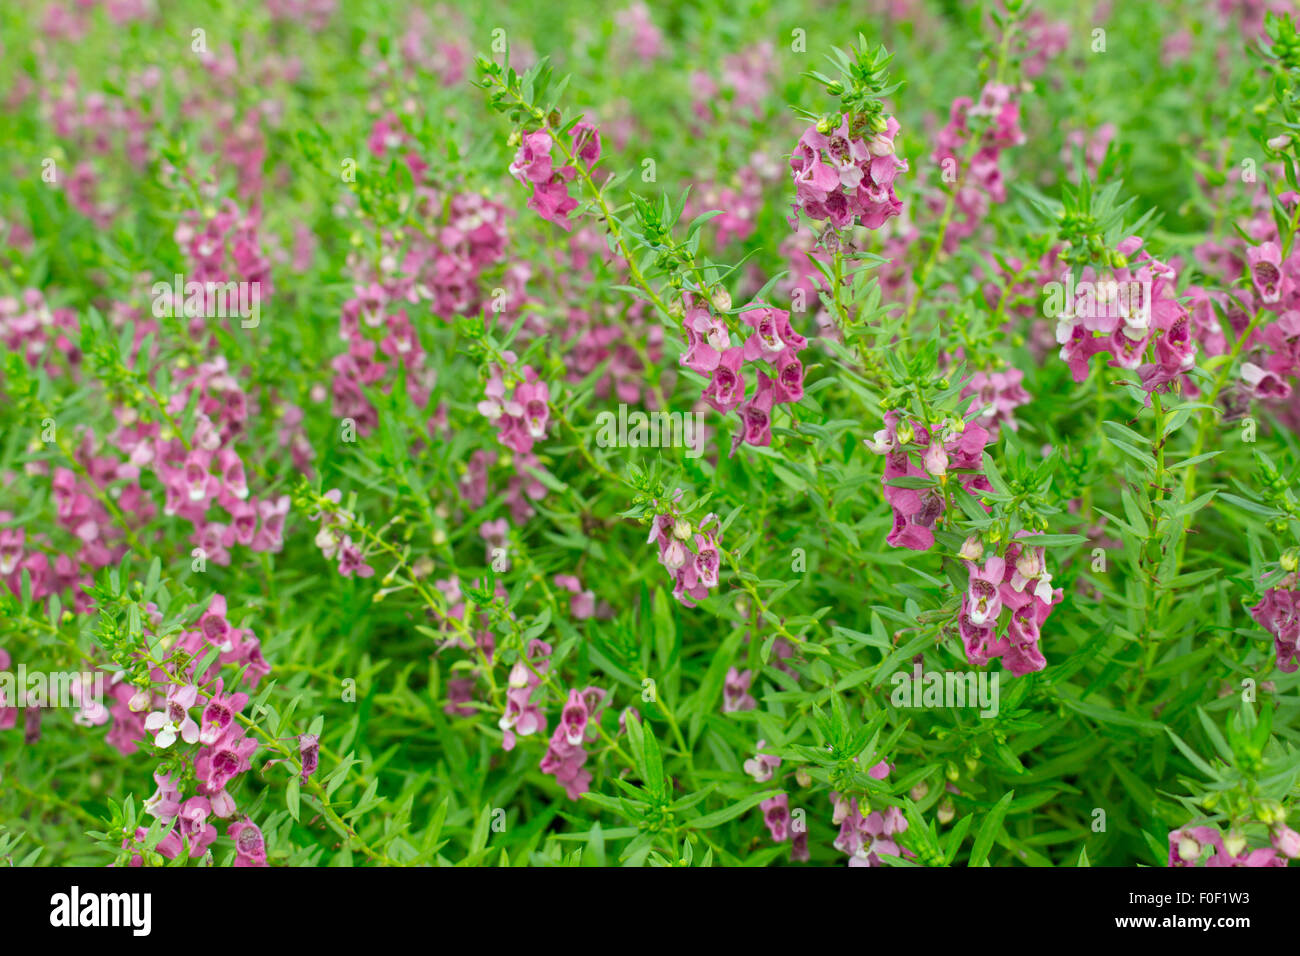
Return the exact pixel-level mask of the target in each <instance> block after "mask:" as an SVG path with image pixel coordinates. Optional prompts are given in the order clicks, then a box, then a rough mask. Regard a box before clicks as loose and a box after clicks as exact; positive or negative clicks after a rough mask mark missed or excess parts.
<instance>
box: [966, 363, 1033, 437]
mask: <svg viewBox="0 0 1300 956" xmlns="http://www.w3.org/2000/svg"><path fill="white" fill-rule="evenodd" d="M1024 380H1025V373H1024V372H1023V371H1021V370H1020V369H1018V368H1008V369H1003V370H1000V371H979V372H976V373H975V374H974V375H972V376H971V377H970V379H969V380H968V381H967V382H966V385H965V387H963V388H962V391H961V397H962V398H970V399H971V404H970V409H969V411H970V412H974V413H975V415H976V421H978V422H979V423H980V425H981V426H983V427H984V428H987V429H988V431H989V434H990V435H992V436H993V437H994V438H996V437H997V434H998V429H999V428H1000V427H1001V426H1002V425H1006V426H1007V427H1008V428H1010V429H1011V430H1012V431H1016V430H1017V429H1019V427H1020V425H1019V423H1018V422H1017V421H1016V417H1015V411H1016V409H1017V408H1019V407H1020V406H1021V405H1025V404H1027V403H1028V402H1029V393H1028V392H1026V391H1025V388H1024V385H1022V384H1021V383H1022V382H1023V381H1024Z"/></svg>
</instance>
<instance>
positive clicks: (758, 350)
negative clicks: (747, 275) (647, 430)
mask: <svg viewBox="0 0 1300 956" xmlns="http://www.w3.org/2000/svg"><path fill="white" fill-rule="evenodd" d="M736 314H737V315H738V317H739V319H740V321H741V323H742V324H743V325H744V326H745V327H747V328H748V330H749V331H748V334H747V335H746V337H745V340H744V342H743V343H742V344H740V345H732V344H731V343H732V338H731V336H732V332H731V330H730V329H729V328H728V325H727V322H726V320H725V319H724V318H723V316H721V315H719V314H717V313H715V312H713V311H711V310H710V309H709V308H708V307H707V306H705V305H702V304H698V302H697V300H694V299H692V300H690V301H689V302H688V304H687V308H686V312H685V315H684V316H683V320H682V324H683V328H684V330H685V332H686V342H687V348H686V351H685V352H683V353H682V357H681V359H680V362H681V364H682V366H683V367H685V368H689V369H691V370H692V371H695V372H699V373H700V374H701V375H708V376H710V378H709V384H708V385H707V386H706V387H705V389H704V393H703V396H702V397H703V399H704V402H705V403H706V404H707V405H709V407H711V408H714V409H716V410H717V411H719V412H722V413H723V414H724V415H726V414H729V413H730V412H732V411H735V412H736V413H737V414H738V415H739V417H740V429H739V430H738V431H737V432H736V433H735V435H734V436H733V437H732V443H731V451H732V454H734V453H735V451H736V449H737V448H739V447H740V446H741V445H742V444H747V445H759V446H767V445H770V444H771V443H772V409H773V408H774V407H775V406H777V405H781V404H787V403H788V404H793V403H795V402H798V401H799V400H800V399H802V398H803V375H804V370H803V363H802V362H801V361H800V360H799V353H800V352H801V351H803V350H804V348H806V347H807V345H808V340H807V339H805V338H804V337H803V336H802V335H800V334H799V333H798V332H796V331H794V329H793V328H792V327H791V325H790V313H789V312H787V311H785V310H783V309H777V308H773V307H771V306H767V305H762V304H757V303H756V304H751V305H749V306H746V307H745V308H744V309H741V310H740V311H739V312H738V313H736ZM747 362H749V363H754V364H755V365H756V366H757V368H756V370H755V371H756V374H757V385H756V386H755V388H754V390H753V392H750V393H748V395H747V389H748V384H747V383H746V381H745V372H744V365H745V363H747ZM769 371H770V372H772V373H773V374H771V375H769V374H768V372H769Z"/></svg>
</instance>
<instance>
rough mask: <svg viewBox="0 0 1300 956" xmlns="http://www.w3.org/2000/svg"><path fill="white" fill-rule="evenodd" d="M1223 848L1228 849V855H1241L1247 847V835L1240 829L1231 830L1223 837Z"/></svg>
mask: <svg viewBox="0 0 1300 956" xmlns="http://www.w3.org/2000/svg"><path fill="white" fill-rule="evenodd" d="M1223 848H1224V849H1225V850H1227V851H1228V856H1241V854H1242V853H1243V852H1244V851H1245V849H1246V835H1245V834H1244V833H1242V832H1241V831H1240V830H1229V831H1228V835H1227V836H1225V837H1224V838H1223Z"/></svg>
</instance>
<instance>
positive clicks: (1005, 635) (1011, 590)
mask: <svg viewBox="0 0 1300 956" xmlns="http://www.w3.org/2000/svg"><path fill="white" fill-rule="evenodd" d="M1032 541H1033V535H1031V534H1029V533H1027V532H1023V531H1022V532H1019V533H1018V534H1017V536H1016V540H1014V541H1012V542H1011V543H1010V544H1009V545H1008V546H1007V550H1006V553H1005V554H1003V555H1001V556H999V555H989V557H988V558H986V559H985V560H984V563H983V564H980V563H979V559H980V557H981V556H982V555H981V554H980V552H981V551H982V547H981V545H980V544H979V541H978V539H977V538H972V539H971V540H969V541H968V542H967V545H966V546H964V547H963V548H962V551H963V557H966V558H967V560H966V568H967V571H968V572H969V579H968V583H967V586H966V592H965V593H964V594H963V595H962V601H961V611H960V613H959V614H958V617H957V632H958V635H959V636H960V638H961V643H962V646H963V647H964V648H965V650H966V660H968V661H969V662H970V663H971V664H972V665H973V666H975V667H981V666H983V665H985V664H987V663H989V662H990V661H992V660H994V659H995V658H998V657H1000V658H1002V663H1003V665H1004V666H1005V667H1006V669H1007V670H1009V671H1010V672H1011V673H1012V674H1014V675H1015V676H1017V677H1022V676H1024V675H1025V674H1029V673H1032V672H1033V671H1040V670H1042V669H1043V668H1044V667H1046V666H1047V659H1046V658H1045V657H1043V653H1042V651H1041V650H1040V649H1039V646H1038V643H1039V638H1040V636H1041V631H1042V626H1043V624H1044V622H1045V621H1046V620H1047V617H1048V615H1049V614H1051V613H1052V607H1053V606H1055V605H1056V604H1059V603H1060V601H1061V599H1062V597H1063V596H1064V592H1063V591H1062V590H1061V589H1060V588H1056V589H1055V590H1053V588H1052V575H1051V574H1050V573H1049V572H1048V570H1047V565H1046V561H1045V557H1044V549H1043V548H1042V547H1035V546H1034V545H1033V544H1031V543H1030V542H1032ZM1003 610H1005V611H1006V612H1007V615H1006V629H1005V630H1004V631H1002V632H1001V633H999V628H1000V627H1001V624H1002V612H1003Z"/></svg>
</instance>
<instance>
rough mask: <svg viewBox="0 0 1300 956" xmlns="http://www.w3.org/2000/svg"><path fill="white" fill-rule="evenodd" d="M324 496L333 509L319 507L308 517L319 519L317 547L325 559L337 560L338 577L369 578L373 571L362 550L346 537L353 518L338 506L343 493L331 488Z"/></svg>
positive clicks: (348, 512) (349, 536)
mask: <svg viewBox="0 0 1300 956" xmlns="http://www.w3.org/2000/svg"><path fill="white" fill-rule="evenodd" d="M324 497H325V499H326V500H327V501H329V502H331V503H332V505H333V506H334V507H332V508H330V509H325V508H322V509H321V511H319V512H318V513H316V514H313V515H312V516H311V518H312V519H313V520H315V519H317V518H319V519H320V527H319V528H318V529H317V531H316V547H318V548H320V550H321V554H322V555H324V556H325V559H326V560H328V561H332V560H335V559H337V560H338V563H339V564H338V567H339V574H341V575H342V576H343V577H345V578H350V577H352V576H354V575H355V576H356V577H359V578H368V577H372V576H373V575H374V573H375V569H374V568H372V567H371V566H370V565H369V564H367V563H366V553H365V551H364V550H363V549H362V547H361V546H360V545H358V544H357V543H356V542H354V541H353V540H352V536H351V535H350V534H348V528H349V527H350V526H351V525H352V523H353V522H354V516H353V514H352V513H351V512H350V511H345V510H343V509H341V508H339V507H337V506H338V504H339V502H340V501H342V500H343V493H342V492H341V491H339V489H337V488H331V489H330V490H329V491H327V492H325V495H324Z"/></svg>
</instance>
